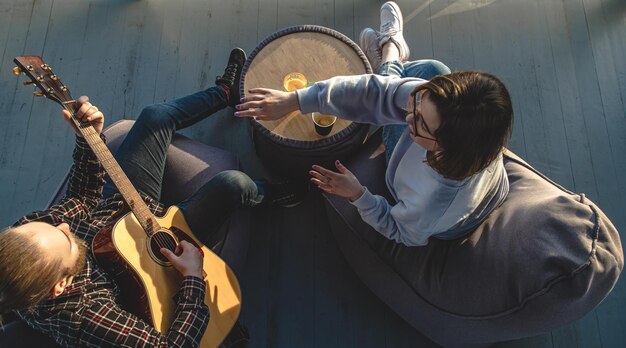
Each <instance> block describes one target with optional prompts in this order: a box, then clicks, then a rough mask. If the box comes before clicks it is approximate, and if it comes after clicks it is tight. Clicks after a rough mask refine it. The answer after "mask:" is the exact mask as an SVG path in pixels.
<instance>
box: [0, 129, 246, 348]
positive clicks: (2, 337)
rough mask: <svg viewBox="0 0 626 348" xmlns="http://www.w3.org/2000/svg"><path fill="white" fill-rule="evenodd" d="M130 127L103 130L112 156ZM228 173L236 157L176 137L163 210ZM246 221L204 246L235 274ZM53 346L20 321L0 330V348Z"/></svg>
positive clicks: (239, 219) (237, 218)
mask: <svg viewBox="0 0 626 348" xmlns="http://www.w3.org/2000/svg"><path fill="white" fill-rule="evenodd" d="M133 123H134V121H129V120H122V121H118V122H115V123H113V124H112V125H110V126H109V127H107V128H106V129H105V130H104V133H105V134H106V137H107V146H108V147H109V149H110V150H111V152H113V153H115V151H116V150H117V148H118V147H119V145H120V144H121V142H122V140H124V138H125V137H126V134H127V133H128V130H129V129H130V127H131V126H132V125H133ZM68 156H69V155H68ZM228 169H239V160H238V159H237V157H236V156H234V155H233V154H231V153H229V152H227V151H224V150H221V149H218V148H214V147H211V146H208V145H205V144H203V143H200V142H197V141H194V140H191V139H189V138H187V137H184V136H182V135H180V134H176V135H175V136H174V139H173V141H172V145H171V146H170V148H169V150H168V152H167V163H166V165H165V176H164V179H163V181H164V182H163V193H162V197H161V201H162V202H163V203H164V204H165V205H166V206H169V205H172V204H175V203H178V202H181V201H183V200H184V199H185V198H187V197H189V196H191V194H193V193H194V192H196V191H197V190H198V189H199V188H200V187H202V185H204V184H205V183H206V182H208V181H209V180H210V179H211V178H212V177H213V176H215V175H216V174H217V173H219V172H221V171H224V170H228ZM67 180H68V178H67V177H66V178H65V180H64V181H63V182H62V183H61V185H60V187H59V189H58V190H57V191H56V193H55V195H54V197H53V198H52V200H51V202H50V205H52V204H55V203H57V202H58V201H60V200H61V198H63V195H64V194H65V191H66V189H67ZM25 213H27V212H25ZM249 221H250V219H249V210H240V211H238V212H236V213H235V214H234V215H233V216H232V217H231V219H230V220H229V221H227V222H226V223H225V224H224V225H223V226H222V228H221V229H220V231H219V232H218V233H216V234H215V235H214V236H212V238H210V240H209V241H208V242H207V246H209V247H210V248H211V249H212V250H213V251H214V252H215V253H217V254H218V255H219V256H220V257H221V258H222V259H223V260H224V261H226V263H227V264H228V265H229V266H230V267H231V268H232V269H233V271H234V272H235V274H238V273H240V272H241V270H242V269H243V266H244V264H245V257H246V254H247V251H248V240H249V238H248V237H249V233H250V228H249ZM56 346H57V345H56V343H55V342H54V341H53V340H51V339H50V338H48V337H47V336H45V335H43V334H40V333H38V332H35V331H34V330H33V329H31V328H30V327H28V326H27V325H26V324H25V323H24V322H22V321H21V320H16V321H12V322H10V323H8V324H5V325H3V328H2V329H0V347H33V348H35V347H56Z"/></svg>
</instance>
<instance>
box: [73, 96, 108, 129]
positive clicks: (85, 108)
mask: <svg viewBox="0 0 626 348" xmlns="http://www.w3.org/2000/svg"><path fill="white" fill-rule="evenodd" d="M76 106H77V107H78V111H76V117H77V118H78V119H79V120H82V121H85V122H91V125H92V126H93V128H95V130H96V132H98V134H100V132H102V127H103V125H104V115H103V114H102V112H101V111H100V110H99V109H98V108H97V107H96V106H95V105H92V104H91V103H90V102H89V98H88V97H86V96H82V97H80V98H78V99H77V100H76ZM63 118H65V122H67V123H68V124H69V125H70V126H71V127H72V129H74V132H76V134H77V135H78V136H80V137H82V134H80V131H79V130H78V129H77V128H76V125H75V124H74V121H73V120H72V114H71V113H70V112H69V111H67V110H63Z"/></svg>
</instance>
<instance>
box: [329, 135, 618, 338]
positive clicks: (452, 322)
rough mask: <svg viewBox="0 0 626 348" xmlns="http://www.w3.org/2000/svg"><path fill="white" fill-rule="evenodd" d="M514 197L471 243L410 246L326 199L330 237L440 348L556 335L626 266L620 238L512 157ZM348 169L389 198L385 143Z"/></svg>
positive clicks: (593, 211)
mask: <svg viewBox="0 0 626 348" xmlns="http://www.w3.org/2000/svg"><path fill="white" fill-rule="evenodd" d="M504 162H505V167H506V170H507V172H508V176H509V181H510V193H509V196H508V197H507V199H506V200H505V202H504V203H503V205H502V206H501V207H499V208H498V209H497V210H496V211H494V212H493V213H492V214H491V215H490V216H489V217H488V218H487V220H486V221H484V222H483V223H482V224H481V225H480V226H479V227H478V228H477V229H476V231H474V232H473V233H472V234H470V235H469V236H467V237H466V238H461V239H458V240H453V241H441V240H437V239H433V238H431V240H430V241H429V243H428V245H426V246H423V247H407V246H404V245H401V244H397V243H395V242H393V241H390V240H388V239H386V238H384V237H382V236H381V235H380V234H379V233H377V232H376V231H375V230H374V229H372V228H371V227H370V226H369V225H367V224H366V223H365V222H363V221H362V220H361V218H360V216H359V214H358V212H357V211H356V208H354V207H353V206H352V205H351V204H350V203H349V202H348V201H347V200H345V199H342V198H339V197H336V196H332V195H325V200H326V208H327V209H326V210H327V215H328V217H329V219H330V224H331V229H332V233H333V235H334V237H335V239H336V240H337V242H338V244H339V247H340V249H341V250H342V252H343V254H344V255H345V257H346V259H347V260H348V262H349V263H350V265H351V266H352V268H353V269H354V271H355V272H356V273H357V274H358V276H359V277H360V278H361V279H362V281H363V282H364V283H365V284H366V285H367V286H368V287H369V288H370V289H371V290H372V291H373V292H374V293H375V294H376V295H377V296H378V297H379V298H380V299H381V300H382V301H384V302H385V303H386V304H387V305H389V307H391V309H392V310H394V311H395V312H396V313H397V314H398V315H400V316H401V317H402V318H403V319H404V320H406V321H407V322H408V323H409V324H411V325H412V326H413V327H415V328H416V329H417V330H419V331H420V332H422V333H423V334H425V335H426V336H428V337H429V338H431V339H432V340H433V341H435V342H437V343H439V344H441V345H443V346H484V345H487V344H490V343H494V342H498V341H503V340H510V339H515V338H521V337H526V336H531V335H536V334H540V333H543V332H547V331H550V330H552V329H555V328H557V327H560V326H562V325H565V324H567V323H570V322H572V321H574V320H576V319H579V318H581V317H582V316H583V315H584V314H585V313H587V312H589V311H590V310H591V309H593V308H594V307H595V306H596V305H597V304H598V303H600V302H601V301H602V300H603V299H604V298H605V297H606V296H607V295H608V293H609V292H610V291H611V289H612V288H613V286H614V285H615V283H616V282H617V279H618V277H619V274H620V272H621V271H622V268H623V265H624V257H623V251H622V245H621V242H620V237H619V234H618V232H617V230H616V229H615V227H614V226H613V225H612V224H611V222H610V221H609V219H608V218H607V217H606V216H605V215H604V214H603V213H602V211H600V209H599V208H598V207H597V206H596V205H595V204H594V203H593V202H591V201H590V200H588V199H586V198H585V197H584V195H578V194H574V193H572V192H569V191H567V190H565V189H564V188H562V187H560V186H559V185H557V184H555V183H553V182H551V181H550V180H549V179H547V178H546V177H545V176H543V175H542V174H540V173H539V172H537V171H536V170H535V169H533V168H532V167H531V166H529V165H528V164H527V163H526V162H524V161H523V160H521V159H520V158H519V157H517V156H516V155H514V154H513V153H511V152H509V151H507V152H506V156H505V158H504ZM345 165H346V166H347V167H348V168H349V169H350V170H351V171H352V172H353V173H354V174H355V175H356V176H357V177H358V178H359V179H360V180H361V182H362V183H363V184H364V185H365V186H367V187H368V188H369V190H370V191H372V192H373V193H375V194H379V195H382V196H385V197H387V199H389V200H390V202H393V200H392V198H391V197H390V195H389V192H388V191H387V188H386V185H385V180H384V175H385V167H386V166H385V160H384V153H383V152H382V145H381V139H380V135H379V134H377V135H376V136H374V137H373V138H372V139H370V140H369V141H368V143H367V144H366V146H364V148H363V149H362V150H361V151H360V152H359V153H358V154H357V155H356V156H354V157H353V158H351V160H350V161H346V163H345Z"/></svg>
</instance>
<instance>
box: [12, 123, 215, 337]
mask: <svg viewBox="0 0 626 348" xmlns="http://www.w3.org/2000/svg"><path fill="white" fill-rule="evenodd" d="M102 138H103V140H104V136H103V135H102ZM73 158H74V165H73V166H72V170H71V171H70V180H69V187H68V191H67V194H66V195H65V197H64V198H63V200H62V201H61V203H60V204H58V205H54V206H52V207H50V208H49V209H48V210H45V211H39V212H33V213H31V214H29V215H26V216H24V217H23V218H21V219H20V220H19V221H18V222H17V223H16V224H15V226H18V225H22V224H25V223H28V222H31V221H41V222H47V223H49V224H52V225H55V226H56V225H58V224H60V223H62V222H66V223H68V224H69V225H70V230H71V231H72V232H74V233H75V234H76V235H77V236H78V237H80V238H82V239H83V240H84V241H85V242H86V243H87V244H88V245H89V244H91V241H92V239H93V237H94V236H95V235H96V233H97V232H98V231H100V229H101V228H102V227H104V226H106V225H108V224H109V223H111V222H113V221H115V220H116V218H118V217H120V215H121V214H122V213H123V212H124V211H125V209H124V202H123V201H122V197H121V196H120V195H119V194H116V195H114V196H113V197H111V198H108V199H106V200H101V198H102V186H103V184H104V174H105V173H104V169H103V168H102V166H101V165H100V164H99V162H98V160H97V158H96V156H95V155H94V154H93V152H92V151H91V149H90V148H89V146H88V144H87V142H86V141H85V140H84V139H83V138H80V137H77V139H76V148H75V150H74V155H73ZM143 198H144V200H145V201H146V203H147V204H148V206H149V207H150V209H151V210H152V212H153V213H155V214H158V215H160V214H162V212H163V206H162V205H161V204H160V203H159V202H158V201H156V200H154V199H152V198H150V197H147V196H145V195H144V197H143ZM204 291H205V283H204V281H203V280H202V279H200V278H196V277H190V276H189V277H184V278H183V283H182V286H181V289H180V291H179V292H178V293H177V294H176V296H175V301H176V302H177V304H178V306H177V308H176V318H175V320H174V322H173V324H172V327H171V328H170V330H169V331H168V332H167V333H166V335H162V334H160V333H159V332H158V331H157V330H156V329H155V328H154V327H153V326H152V325H150V324H148V323H146V322H144V321H142V320H141V319H139V318H138V317H136V316H135V315H133V314H130V313H128V312H126V311H124V309H122V308H120V306H119V305H118V304H117V303H116V296H117V295H118V289H117V287H116V286H115V283H114V282H113V281H112V279H110V278H109V276H108V275H107V274H106V273H105V272H104V271H103V270H102V269H100V267H98V265H97V264H96V263H95V262H94V259H93V257H92V255H91V253H89V255H88V257H87V264H86V266H85V268H84V269H83V270H82V271H81V272H80V273H79V274H78V275H76V276H75V277H74V279H73V281H72V283H71V284H70V285H69V286H67V288H66V289H65V291H64V292H63V293H62V294H61V295H60V296H58V297H55V298H52V299H48V300H46V301H45V302H43V303H41V304H39V305H38V306H36V307H35V308H34V310H32V311H28V312H27V311H20V312H17V314H18V316H19V317H20V318H22V319H23V320H24V321H25V322H26V323H27V324H28V325H29V326H31V327H33V328H34V329H36V330H38V331H41V332H43V333H45V334H47V335H48V336H50V337H52V338H53V339H54V340H55V341H56V342H57V343H59V344H60V345H62V346H68V347H69V346H72V347H73V346H81V347H83V346H84V347H111V346H114V347H197V346H198V345H199V343H200V339H201V338H202V333H204V330H205V329H206V327H207V324H208V320H209V312H208V307H207V306H206V304H205V303H204Z"/></svg>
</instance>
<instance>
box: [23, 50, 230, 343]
mask: <svg viewBox="0 0 626 348" xmlns="http://www.w3.org/2000/svg"><path fill="white" fill-rule="evenodd" d="M14 62H15V63H16V64H17V67H16V68H15V69H14V73H15V74H16V75H19V74H20V73H23V74H25V75H26V76H28V77H29V78H30V81H25V82H24V84H25V85H29V84H34V85H35V86H36V87H38V89H39V90H36V91H35V92H33V94H35V95H36V96H45V97H47V98H48V99H51V100H53V101H55V102H57V103H58V104H60V105H61V106H62V107H63V108H64V109H66V110H68V111H69V112H70V113H71V114H72V115H74V114H75V113H76V111H78V108H77V103H76V101H75V100H74V99H72V97H71V95H70V90H69V89H68V88H67V87H66V86H65V85H64V84H62V83H61V79H60V78H59V77H58V76H56V75H55V74H54V73H53V72H52V69H51V68H50V66H48V65H47V64H46V63H44V62H43V60H42V59H41V57H38V56H23V57H16V58H15V60H14ZM72 119H73V122H74V124H75V125H76V127H77V129H78V130H79V131H80V133H81V134H82V136H83V137H84V138H85V140H86V141H87V143H88V144H89V146H90V147H91V149H92V150H93V152H94V153H95V155H96V157H97V158H98V160H99V161H100V162H101V163H102V166H103V167H104V168H105V170H106V172H107V174H109V177H110V178H111V180H112V181H113V183H114V184H115V185H116V186H117V188H118V190H119V192H120V193H121V195H122V197H123V199H124V201H125V202H126V205H127V207H128V208H129V209H130V212H128V213H127V214H125V215H124V216H123V217H121V218H120V219H119V220H117V221H116V222H115V223H113V224H111V225H109V226H107V227H105V228H103V229H102V230H101V231H100V232H99V233H98V234H97V235H96V236H95V237H94V239H93V242H92V245H91V248H92V252H93V255H94V257H95V258H96V261H97V262H98V264H100V265H101V266H102V267H103V268H104V269H105V270H106V271H107V272H108V273H109V274H110V275H111V276H113V278H114V279H115V280H116V284H117V285H118V286H119V287H120V290H121V294H122V296H121V297H122V303H121V305H122V306H123V307H124V308H125V309H127V310H129V311H130V312H131V313H133V314H135V315H137V316H138V317H140V318H142V319H144V320H145V321H147V322H148V323H151V324H152V325H153V326H154V327H155V328H156V329H157V330H158V331H159V332H161V333H163V334H165V333H166V332H167V330H168V329H169V328H170V327H171V325H172V322H173V321H174V318H175V310H176V303H175V302H174V300H173V298H174V295H175V294H176V293H177V292H178V291H179V290H180V284H181V282H182V275H181V274H180V273H179V272H178V271H176V270H175V269H174V267H173V266H172V265H171V264H170V263H169V261H168V260H167V259H166V258H165V257H164V256H163V255H162V254H161V252H160V251H159V250H160V248H168V249H169V250H172V251H174V250H175V249H176V246H177V245H178V243H179V242H180V241H182V240H186V241H188V242H190V243H192V244H194V245H195V246H197V247H199V248H201V249H202V252H203V253H204V264H203V271H204V272H203V273H204V276H203V277H204V281H205V282H206V284H207V286H206V295H205V298H204V302H205V303H206V304H207V305H208V307H209V312H210V319H209V324H208V327H207V329H206V331H205V332H204V335H203V337H202V341H201V343H200V347H207V348H214V347H217V346H218V345H219V344H220V343H221V342H222V341H223V340H224V338H225V337H226V336H227V335H228V333H229V332H230V330H231V329H232V327H233V325H234V324H235V322H236V320H237V317H238V316H239V312H240V310H241V290H240V288H239V282H238V281H237V278H236V277H235V275H234V273H233V272H232V270H231V269H230V268H229V267H228V265H227V264H226V263H225V262H224V261H223V260H222V259H220V258H219V257H218V256H217V255H216V254H214V253H213V252H212V251H211V250H210V249H209V248H207V247H206V246H204V245H202V243H201V242H200V241H199V240H198V239H197V238H196V237H195V236H194V234H193V233H192V232H191V230H190V228H189V226H188V225H187V222H186V221H185V217H184V216H183V214H182V212H181V211H180V210H179V209H178V208H177V207H176V206H172V207H170V208H169V209H168V210H167V212H166V213H165V215H164V216H160V217H158V216H154V215H153V214H152V213H151V212H150V210H149V208H148V206H147V205H146V203H145V202H144V201H143V200H142V198H141V196H140V195H139V193H138V192H137V190H136V189H135V187H134V186H133V185H132V183H131V182H130V180H129V179H128V177H127V176H126V174H124V172H123V171H122V169H121V168H120V166H119V164H118V163H117V162H116V161H115V159H114V158H113V155H112V154H111V152H110V151H109V149H108V148H107V146H106V145H105V144H104V142H103V141H102V139H100V136H99V135H98V133H97V132H96V130H95V129H94V128H93V127H92V126H91V124H90V123H89V122H83V121H81V120H80V119H78V118H76V116H73V118H72Z"/></svg>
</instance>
